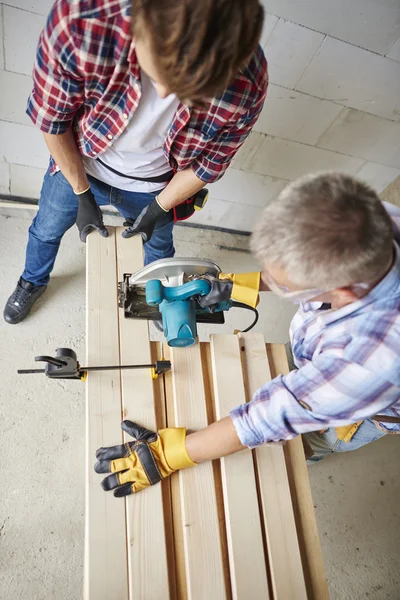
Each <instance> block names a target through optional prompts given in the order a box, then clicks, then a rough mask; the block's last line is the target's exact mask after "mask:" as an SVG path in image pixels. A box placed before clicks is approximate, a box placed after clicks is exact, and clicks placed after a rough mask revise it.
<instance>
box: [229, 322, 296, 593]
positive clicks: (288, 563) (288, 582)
mask: <svg viewBox="0 0 400 600" xmlns="http://www.w3.org/2000/svg"><path fill="white" fill-rule="evenodd" d="M240 346H241V350H242V357H243V362H244V364H245V365H246V387H247V394H248V399H249V400H251V399H252V397H253V395H254V394H255V392H256V391H257V390H258V389H259V388H260V387H261V386H262V385H264V384H265V383H266V382H267V381H269V380H270V379H271V373H270V369H269V365H268V361H267V353H266V349H265V342H264V338H263V336H262V335H261V334H258V333H248V334H241V335H240ZM255 456H256V464H257V471H258V482H259V491H260V497H261V502H262V513H263V517H264V523H265V532H266V538H267V546H268V557H269V564H270V570H271V578H272V587H273V591H274V598H275V599H276V600H305V599H306V598H307V591H306V586H305V581H304V574H303V567H302V562H301V556H300V549H299V543H298V539H297V531H296V523H295V519H294V514H293V507H292V499H291V496H290V488H289V482H288V476H287V471H286V465H285V457H284V453H283V446H281V445H279V444H269V445H267V446H260V447H258V448H257V449H256V451H255Z"/></svg>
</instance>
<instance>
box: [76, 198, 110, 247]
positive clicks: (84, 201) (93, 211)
mask: <svg viewBox="0 0 400 600" xmlns="http://www.w3.org/2000/svg"><path fill="white" fill-rule="evenodd" d="M76 195H77V196H78V216H77V217H76V224H77V227H78V229H79V237H80V239H81V242H84V243H85V242H86V238H87V236H88V234H89V233H90V232H91V231H93V230H95V229H96V230H97V231H98V232H99V233H100V235H101V236H103V237H107V236H108V231H107V229H106V227H105V226H104V221H103V215H102V212H101V210H100V208H99V206H98V205H97V203H96V200H95V199H94V196H93V193H92V191H91V189H90V187H88V189H87V190H85V191H84V192H81V193H80V194H76Z"/></svg>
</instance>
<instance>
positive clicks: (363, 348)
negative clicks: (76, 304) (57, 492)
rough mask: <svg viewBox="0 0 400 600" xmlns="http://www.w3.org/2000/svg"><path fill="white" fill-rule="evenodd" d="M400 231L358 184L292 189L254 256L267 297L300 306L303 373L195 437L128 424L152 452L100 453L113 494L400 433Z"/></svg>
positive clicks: (218, 287)
mask: <svg viewBox="0 0 400 600" xmlns="http://www.w3.org/2000/svg"><path fill="white" fill-rule="evenodd" d="M399 225H400V209H397V208H396V207H393V206H391V205H386V206H384V205H383V204H382V203H381V201H380V200H379V198H378V196H377V195H376V193H375V192H374V191H373V190H372V189H371V188H369V187H368V186H367V185H365V184H364V183H362V182H360V181H357V180H356V179H353V178H352V177H349V176H347V175H341V174H326V175H317V176H311V177H306V178H304V179H301V180H299V181H298V182H295V183H292V184H291V185H289V186H288V187H287V188H286V189H285V190H284V191H283V192H282V193H281V194H280V196H279V198H277V200H275V201H274V202H271V203H270V204H269V205H268V206H267V208H266V209H265V211H264V214H263V216H262V218H261V220H260V223H259V224H258V225H257V227H256V231H255V233H254V234H253V239H252V248H253V251H254V253H255V254H256V256H257V258H258V259H259V261H260V263H261V264H262V266H263V271H262V273H261V278H262V282H263V283H262V285H261V288H260V289H264V290H268V289H269V290H271V291H272V292H275V293H276V294H278V295H279V296H282V297H283V298H286V299H289V300H292V301H293V302H296V303H300V308H299V310H298V312H297V314H296V315H295V317H294V318H293V321H292V324H291V328H290V337H291V343H292V349H293V356H294V361H295V365H296V369H294V370H292V371H291V372H290V373H289V374H288V375H279V376H278V377H276V378H275V379H273V380H272V381H269V382H268V383H266V384H265V385H264V386H263V387H261V388H260V389H259V390H258V391H257V392H256V394H255V395H254V398H253V399H252V401H251V402H249V403H248V404H244V405H241V406H238V407H237V408H235V409H234V410H233V411H232V412H231V415H230V416H229V417H226V418H225V419H222V420H220V421H217V422H216V423H214V424H212V425H210V426H209V427H207V428H206V429H203V430H201V431H198V432H194V433H191V434H190V435H188V436H186V431H185V429H184V428H176V429H174V428H168V429H164V430H161V431H159V432H158V433H153V432H149V431H147V430H146V429H143V428H140V427H139V426H137V425H136V424H135V423H132V422H130V421H124V423H123V428H124V430H125V431H127V432H128V433H130V434H131V435H132V436H133V437H134V438H136V439H139V440H141V441H142V442H143V443H142V444H140V446H141V448H142V447H143V445H144V446H146V448H147V451H146V452H145V451H143V449H142V450H141V452H140V457H138V455H137V453H136V448H137V447H138V446H137V444H136V443H135V442H131V443H130V444H129V451H128V450H127V447H125V446H117V447H113V448H101V449H100V450H98V452H97V458H98V462H97V463H96V467H95V469H96V471H97V472H98V473H108V472H111V473H112V474H111V475H109V476H108V477H106V478H105V479H104V481H103V483H102V485H103V488H104V489H106V490H109V489H114V490H115V495H117V496H122V495H126V494H130V493H132V492H136V491H139V490H140V489H142V488H143V487H146V486H148V485H150V484H154V483H156V482H157V481H159V480H160V479H161V478H163V477H166V476H167V475H169V474H170V473H172V472H173V471H175V470H177V469H181V468H185V467H189V466H194V465H195V464H196V463H198V462H201V461H205V460H211V459H214V458H219V457H221V456H225V455H227V454H231V453H233V452H237V451H238V450H241V449H242V448H244V447H246V446H247V447H249V448H255V447H256V446H259V445H260V444H264V443H266V442H279V441H282V440H289V439H291V438H293V437H295V436H297V435H299V434H305V437H306V439H307V441H308V442H309V444H310V446H311V448H312V450H313V451H314V457H313V458H312V459H311V460H320V459H321V458H323V457H324V456H325V455H326V454H328V453H330V452H338V451H339V452H342V451H346V450H354V449H356V448H359V447H361V446H363V445H365V444H367V443H370V442H373V441H374V440H376V439H378V438H380V437H382V436H384V435H387V434H390V433H399V432H400V250H399V243H400V231H399V229H398V226H399ZM254 279H255V278H254ZM238 284H240V278H239V281H238V282H236V281H234V282H233V283H232V282H230V281H219V280H215V281H214V285H213V289H212V291H211V293H210V297H209V298H208V301H209V303H210V304H212V303H215V302H217V301H218V300H220V299H223V298H227V297H229V296H230V295H231V296H232V297H234V296H235V294H236V293H237V291H238V290H239V292H240V291H241V290H240V285H239V287H238ZM206 301H207V300H206ZM343 428H344V429H343ZM116 437H118V432H116ZM152 465H155V466H156V468H151V467H152Z"/></svg>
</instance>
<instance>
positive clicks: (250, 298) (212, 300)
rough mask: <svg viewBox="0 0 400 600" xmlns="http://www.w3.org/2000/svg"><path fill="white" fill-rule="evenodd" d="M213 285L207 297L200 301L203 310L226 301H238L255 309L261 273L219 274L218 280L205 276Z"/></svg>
mask: <svg viewBox="0 0 400 600" xmlns="http://www.w3.org/2000/svg"><path fill="white" fill-rule="evenodd" d="M201 279H207V280H208V281H209V282H210V283H211V290H210V292H209V293H208V294H207V295H206V296H202V297H201V298H199V299H198V303H199V304H200V306H201V307H202V308H205V307H207V306H214V305H215V304H217V303H218V302H223V301H224V300H236V301H237V302H242V303H243V304H247V305H248V306H252V307H253V308H255V307H256V306H257V304H258V300H259V297H258V292H259V288H260V273H259V272H255V273H237V274H233V273H219V274H218V278H216V277H211V276H210V275H205V276H204V277H201Z"/></svg>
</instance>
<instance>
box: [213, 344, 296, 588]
mask: <svg viewBox="0 0 400 600" xmlns="http://www.w3.org/2000/svg"><path fill="white" fill-rule="evenodd" d="M210 348H211V359H212V370H213V380H214V394H215V409H216V417H217V419H222V418H223V417H226V416H228V415H229V413H230V411H231V409H232V408H234V407H235V406H237V405H238V404H243V403H245V402H246V397H245V389H244V383H243V374H242V365H241V357H240V349H239V341H238V338H237V336H235V335H212V336H211V340H210ZM221 470H222V482H223V490H224V505H225V516H226V528H227V534H228V548H229V564H230V568H231V582H232V594H233V597H234V598H236V599H237V598H269V590H268V580H267V573H266V562H265V556H264V545H263V539H262V534H261V522H260V512H259V507H258V499H257V489H256V478H255V473H254V465H253V457H252V454H251V451H250V450H244V451H242V452H239V453H238V454H235V455H232V456H226V457H225V458H222V459H221ZM288 496H289V489H288ZM289 500H290V499H289ZM250 574H251V575H250ZM299 598H300V596H299Z"/></svg>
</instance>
